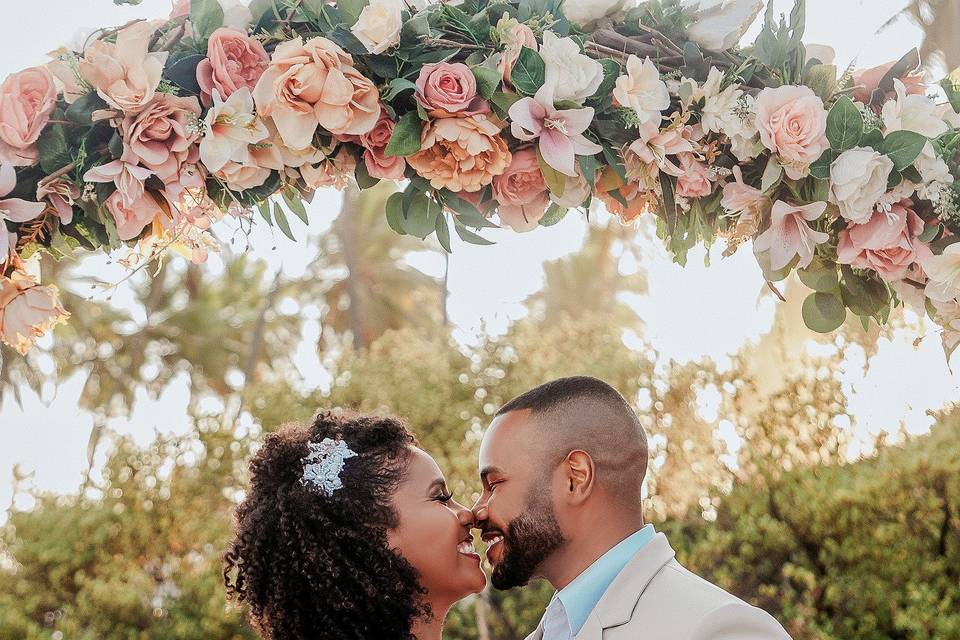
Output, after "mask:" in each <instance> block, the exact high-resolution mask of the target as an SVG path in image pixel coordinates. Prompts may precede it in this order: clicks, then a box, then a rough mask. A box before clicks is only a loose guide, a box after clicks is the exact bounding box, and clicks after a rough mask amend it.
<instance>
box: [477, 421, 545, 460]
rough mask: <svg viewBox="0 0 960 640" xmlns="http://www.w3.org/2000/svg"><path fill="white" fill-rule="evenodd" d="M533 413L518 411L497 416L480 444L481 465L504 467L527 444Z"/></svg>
mask: <svg viewBox="0 0 960 640" xmlns="http://www.w3.org/2000/svg"><path fill="white" fill-rule="evenodd" d="M532 414H533V411H532V410H531V409H518V410H516V411H509V412H507V413H504V414H502V415H499V416H497V417H496V418H494V419H493V421H492V422H491V423H490V426H489V427H487V430H486V432H485V433H484V435H483V441H482V442H481V443H480V463H481V467H483V466H484V465H490V466H497V467H499V466H502V465H503V462H504V461H506V460H509V459H510V458H512V457H513V455H514V454H516V453H519V452H520V451H519V450H520V449H522V448H523V446H524V445H525V444H527V442H526V441H527V440H528V439H529V434H530V429H528V428H527V426H528V425H529V423H530V420H531V416H532Z"/></svg>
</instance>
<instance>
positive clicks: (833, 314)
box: [802, 291, 847, 333]
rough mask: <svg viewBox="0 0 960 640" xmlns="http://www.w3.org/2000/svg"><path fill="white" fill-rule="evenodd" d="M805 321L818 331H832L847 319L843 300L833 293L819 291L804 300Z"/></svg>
mask: <svg viewBox="0 0 960 640" xmlns="http://www.w3.org/2000/svg"><path fill="white" fill-rule="evenodd" d="M802 314H803V322H804V324H806V325H807V327H809V328H810V329H811V330H813V331H816V332H817V333H830V332H831V331H833V330H834V329H836V328H837V327H839V326H840V325H842V324H843V321H844V320H846V319H847V310H846V308H844V306H843V301H842V300H841V299H840V298H838V297H837V296H835V295H833V294H831V293H824V292H822V291H817V292H816V293H811V294H810V295H809V296H807V299H806V300H804V301H803V309H802Z"/></svg>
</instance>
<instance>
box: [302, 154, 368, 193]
mask: <svg viewBox="0 0 960 640" xmlns="http://www.w3.org/2000/svg"><path fill="white" fill-rule="evenodd" d="M356 169H357V161H356V158H354V156H353V154H352V153H349V152H347V151H346V150H345V149H342V148H341V150H340V151H339V152H338V153H337V154H336V155H335V156H333V158H332V159H327V160H324V161H323V162H321V163H320V164H319V165H317V166H313V165H312V164H305V165H303V166H302V167H300V175H302V176H303V181H304V182H305V183H306V184H307V186H308V187H309V188H311V189H319V188H321V187H333V188H334V189H337V190H341V191H342V190H343V189H345V188H346V187H347V185H348V184H349V183H350V178H352V177H353V176H354V173H355V171H356Z"/></svg>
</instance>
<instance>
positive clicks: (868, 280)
mask: <svg viewBox="0 0 960 640" xmlns="http://www.w3.org/2000/svg"><path fill="white" fill-rule="evenodd" d="M840 270H841V271H842V273H843V281H842V282H841V283H840V291H841V293H842V294H843V301H844V302H845V303H846V305H847V306H848V307H850V310H851V311H853V312H854V313H855V314H857V315H858V316H874V315H876V314H878V313H880V311H881V309H883V307H884V306H885V305H888V304H889V303H890V291H889V290H888V289H887V285H885V284H884V283H883V282H882V281H881V280H880V279H879V278H878V277H867V276H860V275H857V274H856V273H854V271H853V269H852V268H850V267H849V266H848V265H841V267H840Z"/></svg>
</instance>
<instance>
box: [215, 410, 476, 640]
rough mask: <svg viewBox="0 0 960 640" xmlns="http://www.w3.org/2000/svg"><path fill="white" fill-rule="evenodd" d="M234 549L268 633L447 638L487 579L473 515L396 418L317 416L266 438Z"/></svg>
mask: <svg viewBox="0 0 960 640" xmlns="http://www.w3.org/2000/svg"><path fill="white" fill-rule="evenodd" d="M250 472H251V480H250V488H249V492H248V493H247V495H246V497H245V499H244V500H243V502H242V503H241V504H240V506H239V507H238V509H237V516H236V519H237V522H236V532H235V538H234V541H233V543H232V544H231V547H230V549H229V550H228V552H227V554H226V558H225V559H226V567H225V569H224V580H225V582H226V585H227V591H228V593H230V594H231V596H233V597H235V598H236V599H237V600H239V601H242V602H246V603H247V604H248V605H249V607H250V615H251V619H252V622H253V625H254V627H255V628H256V629H257V631H258V632H259V633H260V634H261V635H262V636H263V638H265V639H268V640H301V639H310V640H314V639H321V640H322V639H327V638H330V639H332V638H337V639H339V640H354V639H356V640H361V639H363V640H366V639H369V638H378V639H382V640H411V639H413V640H439V639H440V638H441V634H442V627H443V621H444V618H445V617H446V614H447V612H448V611H449V609H450V608H451V607H452V606H453V604H454V603H455V602H457V601H458V600H460V599H462V598H464V597H466V596H467V595H469V594H471V593H477V592H479V591H481V590H482V589H483V587H484V585H485V583H486V577H485V575H484V573H483V571H482V570H481V568H480V556H479V555H477V554H476V552H475V551H474V549H473V542H472V538H471V535H470V530H471V529H472V528H473V526H474V520H473V514H472V513H471V512H470V510H469V509H467V508H466V507H464V506H462V505H460V504H458V503H457V502H456V501H454V500H453V498H452V496H451V495H450V492H449V491H448V489H447V486H446V482H445V480H444V478H443V474H442V473H441V471H440V468H439V467H438V466H437V463H436V462H435V461H434V460H433V458H432V457H430V455H429V454H427V453H426V452H425V451H423V450H422V449H420V448H419V447H418V446H417V441H416V439H415V438H414V436H413V435H412V434H411V433H410V431H409V430H408V429H407V428H406V427H405V426H404V424H403V423H402V422H400V421H399V420H397V419H396V418H389V417H380V416H372V415H355V414H354V415H339V414H334V413H330V412H323V413H320V414H319V415H318V416H317V417H316V418H314V421H313V424H312V425H310V426H309V427H302V426H288V427H285V428H283V429H282V430H280V431H278V432H276V433H272V434H270V435H268V436H267V437H266V440H265V442H264V444H263V447H262V448H261V449H260V450H259V451H258V452H257V454H256V455H255V456H254V457H253V459H252V461H251V462H250Z"/></svg>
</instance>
